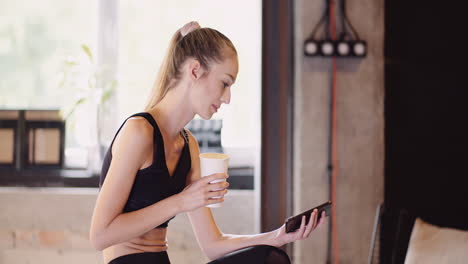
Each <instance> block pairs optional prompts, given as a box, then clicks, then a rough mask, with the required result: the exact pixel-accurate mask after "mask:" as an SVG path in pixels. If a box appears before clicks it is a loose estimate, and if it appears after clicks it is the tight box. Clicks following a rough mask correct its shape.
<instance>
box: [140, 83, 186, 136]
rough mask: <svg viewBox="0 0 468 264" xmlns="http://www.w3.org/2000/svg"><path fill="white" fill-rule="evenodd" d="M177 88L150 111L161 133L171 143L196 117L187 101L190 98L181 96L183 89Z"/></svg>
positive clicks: (184, 95) (169, 92)
mask: <svg viewBox="0 0 468 264" xmlns="http://www.w3.org/2000/svg"><path fill="white" fill-rule="evenodd" d="M175 88H176V87H174V89H171V90H170V91H168V93H167V94H166V96H164V98H163V99H162V100H161V101H160V102H159V103H158V104H156V105H155V106H154V107H153V108H151V109H150V110H148V112H149V113H151V114H152V115H153V117H154V118H155V119H156V122H157V123H158V125H159V129H160V130H161V133H163V134H164V136H165V137H166V138H167V139H168V140H169V141H175V140H176V139H177V138H178V137H179V134H180V131H182V129H183V128H184V127H185V126H186V125H187V124H188V123H189V122H190V121H191V120H192V119H193V118H194V116H195V113H194V111H193V110H192V107H191V105H190V103H189V102H188V100H187V98H189V96H188V95H187V94H181V92H182V89H180V90H176V89H175Z"/></svg>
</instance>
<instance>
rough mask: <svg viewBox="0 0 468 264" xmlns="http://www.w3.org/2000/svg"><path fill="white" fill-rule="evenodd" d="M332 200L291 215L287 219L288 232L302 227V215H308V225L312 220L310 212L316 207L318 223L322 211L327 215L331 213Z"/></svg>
mask: <svg viewBox="0 0 468 264" xmlns="http://www.w3.org/2000/svg"><path fill="white" fill-rule="evenodd" d="M331 204H332V202H331V201H327V202H326V203H323V204H321V205H319V206H317V207H314V208H312V209H310V210H307V211H305V212H302V213H300V214H298V215H295V216H291V217H289V218H288V219H286V221H285V224H286V233H290V232H294V231H296V230H297V229H299V227H301V221H302V216H303V215H305V217H306V225H307V224H308V223H309V220H310V214H311V213H312V211H313V210H314V209H317V223H318V221H319V220H320V218H321V217H322V212H325V215H326V216H329V215H330V213H331Z"/></svg>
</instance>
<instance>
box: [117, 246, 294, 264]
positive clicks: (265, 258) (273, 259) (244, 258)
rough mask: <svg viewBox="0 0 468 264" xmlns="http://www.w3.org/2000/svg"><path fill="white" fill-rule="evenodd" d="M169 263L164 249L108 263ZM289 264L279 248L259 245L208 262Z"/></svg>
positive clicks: (217, 263) (216, 263)
mask: <svg viewBox="0 0 468 264" xmlns="http://www.w3.org/2000/svg"><path fill="white" fill-rule="evenodd" d="M150 263H151V264H170V263H171V262H170V261H169V257H168V255H167V252H166V251H162V252H145V253H134V254H129V255H124V256H121V257H118V258H115V259H113V260H111V262H109V264H150ZM187 263H189V261H188V262H187ZM233 263H243V264H249V263H255V264H257V263H258V264H290V263H291V261H290V260H289V257H288V255H287V254H286V253H285V252H284V251H283V250H281V249H279V248H277V247H273V246H267V245H259V246H253V247H248V248H243V249H239V250H236V251H234V252H231V253H228V254H226V255H224V256H222V257H220V258H218V259H216V260H213V261H211V262H209V263H208V264H233Z"/></svg>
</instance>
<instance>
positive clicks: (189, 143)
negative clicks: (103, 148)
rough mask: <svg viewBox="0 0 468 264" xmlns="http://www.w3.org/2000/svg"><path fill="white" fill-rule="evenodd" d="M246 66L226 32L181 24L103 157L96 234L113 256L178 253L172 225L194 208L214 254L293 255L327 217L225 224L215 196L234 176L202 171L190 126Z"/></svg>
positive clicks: (197, 229)
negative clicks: (291, 246) (140, 102)
mask: <svg viewBox="0 0 468 264" xmlns="http://www.w3.org/2000/svg"><path fill="white" fill-rule="evenodd" d="M237 72H238V62H237V52H236V49H235V48H234V46H233V44H232V43H231V41H230V40H229V39H228V38H227V37H226V36H224V35H223V34H221V33H220V32H218V31H216V30H214V29H210V28H200V26H199V25H198V23H196V22H191V23H188V24H186V25H185V26H184V27H182V28H181V29H179V30H178V31H177V32H176V33H175V34H174V36H173V38H172V40H171V42H170V47H169V50H168V53H167V54H166V58H165V60H164V62H163V64H162V66H161V69H160V72H159V75H158V79H157V81H156V83H155V87H154V91H153V95H152V96H151V97H150V100H149V103H148V105H147V107H146V109H145V112H142V113H138V114H135V115H132V116H130V117H129V118H128V119H127V120H126V121H125V122H124V123H123V124H122V126H121V127H120V128H119V130H118V131H117V133H116V136H115V138H114V140H113V141H112V144H111V145H110V147H109V150H108V152H107V154H106V157H105V160H104V163H103V168H102V174H101V181H100V187H101V189H100V192H99V195H98V198H97V201H96V205H95V208H94V212H93V217H92V222H91V230H90V240H91V243H92V244H93V246H94V247H95V248H96V249H98V250H102V251H103V255H104V260H105V263H111V264H115V263H132V264H134V263H170V262H169V258H168V255H167V252H166V250H167V244H166V230H167V225H168V222H169V221H170V220H171V219H172V218H174V217H175V215H177V214H180V213H188V216H189V219H190V222H191V224H192V227H193V230H194V233H195V235H196V238H197V240H198V243H199V245H200V247H201V249H202V250H203V252H204V253H205V254H206V256H207V257H208V258H209V259H210V260H215V261H213V263H236V262H238V261H247V263H267V262H266V261H269V259H272V258H274V259H275V261H276V262H275V263H288V262H289V258H288V257H287V255H286V254H285V253H284V252H283V251H282V250H280V249H278V247H280V246H282V245H284V244H286V243H289V242H293V241H296V240H300V239H305V238H307V237H308V236H309V234H310V233H311V231H312V230H313V229H315V228H316V227H317V226H318V225H320V224H321V222H322V221H323V219H324V218H325V217H322V220H321V221H320V223H317V217H316V215H315V214H316V213H315V212H314V213H312V218H311V221H309V224H308V225H307V226H306V225H305V220H304V219H303V221H302V225H301V228H300V229H299V230H297V231H296V232H293V233H285V226H284V225H283V226H282V227H280V228H278V229H277V230H274V231H271V232H268V233H262V234H256V235H228V234H224V233H222V232H221V231H220V230H219V229H218V227H217V225H216V223H215V221H214V218H213V216H212V213H211V211H210V209H209V208H207V207H206V205H209V204H214V203H220V202H223V200H224V198H223V196H224V195H225V194H226V193H227V187H228V186H229V183H227V182H226V181H224V182H220V183H214V184H210V183H209V182H211V181H213V180H216V179H222V178H227V177H228V175H226V174H213V175H210V176H207V177H203V178H201V176H200V164H199V163H200V161H199V148H198V143H197V140H196V139H195V138H194V137H193V136H192V134H190V132H189V131H187V130H185V129H184V127H185V126H186V125H187V124H188V123H189V122H190V121H191V120H192V119H193V118H194V116H195V114H198V115H199V116H200V117H202V118H203V119H210V118H211V116H212V115H213V114H214V113H215V112H216V111H217V110H218V108H219V107H220V106H221V105H222V104H229V101H230V97H231V86H232V85H233V84H234V82H235V81H236V77H237ZM220 189H221V191H219V190H220ZM213 190H218V191H213ZM216 196H220V197H221V198H212V197H216ZM281 259H283V260H284V262H281ZM249 261H251V262H249Z"/></svg>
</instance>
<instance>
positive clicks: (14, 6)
mask: <svg viewBox="0 0 468 264" xmlns="http://www.w3.org/2000/svg"><path fill="white" fill-rule="evenodd" d="M96 9H97V1H94V0H81V1H60V0H41V1H25V0H15V1H0V107H1V108H58V107H61V106H62V105H61V102H63V101H64V100H63V99H66V95H67V93H66V92H65V91H64V90H63V89H59V88H58V83H59V79H60V76H59V74H58V73H59V72H60V70H61V65H62V62H63V60H64V58H65V56H67V54H69V55H76V54H77V53H79V52H80V50H79V49H80V45H81V44H87V45H90V46H93V47H94V46H95V45H94V44H95V39H96V31H97V24H96V23H97V22H96ZM68 97H70V96H68Z"/></svg>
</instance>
